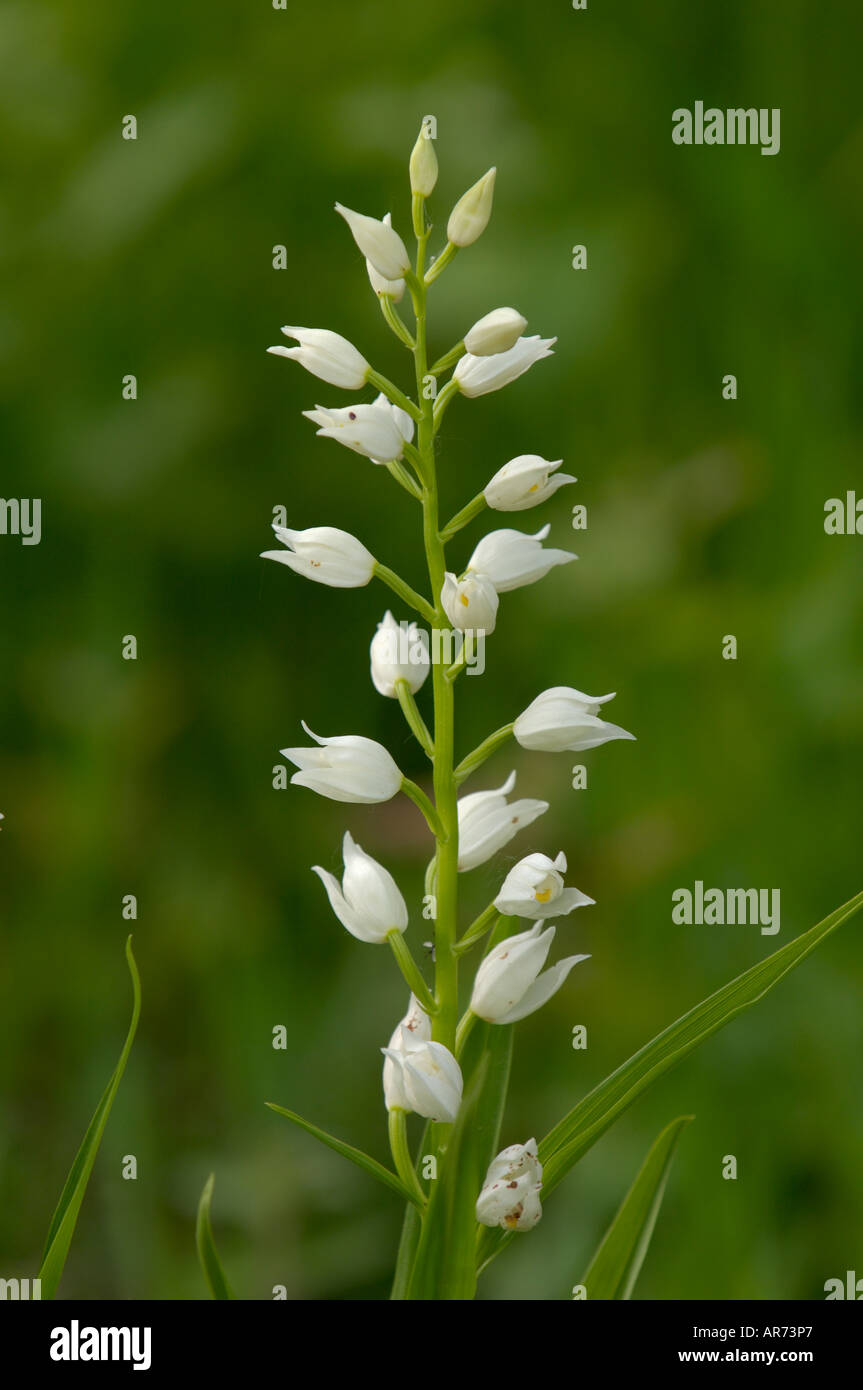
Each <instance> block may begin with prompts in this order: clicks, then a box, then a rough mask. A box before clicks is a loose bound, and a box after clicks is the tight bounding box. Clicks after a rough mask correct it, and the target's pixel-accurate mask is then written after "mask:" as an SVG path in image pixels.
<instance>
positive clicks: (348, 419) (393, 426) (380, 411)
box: [303, 397, 406, 463]
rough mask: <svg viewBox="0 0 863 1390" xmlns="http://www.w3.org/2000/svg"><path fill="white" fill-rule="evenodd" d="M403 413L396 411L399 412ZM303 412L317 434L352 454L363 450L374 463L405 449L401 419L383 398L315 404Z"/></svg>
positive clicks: (402, 412)
mask: <svg viewBox="0 0 863 1390" xmlns="http://www.w3.org/2000/svg"><path fill="white" fill-rule="evenodd" d="M378 400H380V397H378ZM405 413H406V412H405V411H403V410H402V411H399V414H400V415H405ZM303 414H304V415H305V417H306V419H307V420H311V421H312V423H313V424H315V425H320V429H319V430H318V435H319V436H320V438H322V439H335V440H336V442H337V443H338V444H344V446H345V448H346V449H353V451H354V453H355V454H363V455H365V457H366V458H369V459H372V460H373V461H374V462H375V463H389V462H390V461H391V460H392V459H398V458H401V456H402V454H403V453H404V448H405V436H404V432H403V429H402V425H401V422H400V421H399V420H397V419H396V417H395V415H394V414H393V411H392V410H391V409H390V406H389V403H388V402H386V401H385V402H384V404H383V405H379V404H375V405H365V404H360V405H346V406H325V405H317V406H315V408H314V410H304V411H303Z"/></svg>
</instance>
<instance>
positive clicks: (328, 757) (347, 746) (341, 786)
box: [280, 723, 403, 805]
mask: <svg viewBox="0 0 863 1390" xmlns="http://www.w3.org/2000/svg"><path fill="white" fill-rule="evenodd" d="M303 728H304V729H305V731H306V733H307V734H308V735H309V737H310V738H313V739H314V740H315V742H316V743H318V744H320V745H321V746H320V747H319V748H282V749H281V750H280V751H281V752H282V754H283V756H284V757H286V758H288V759H289V760H290V761H291V762H292V763H294V764H295V765H296V766H297V767H298V768H299V769H300V770H299V772H295V773H294V775H293V777H292V778H291V783H292V784H296V785H297V786H298V787H308V788H309V789H310V790H311V791H313V792H317V793H318V795H319V796H326V797H329V799H330V800H331V801H349V802H353V803H361V804H364V805H372V804H374V803H375V802H378V801H389V800H390V798H391V797H393V796H395V794H396V792H397V791H399V790H400V788H401V784H402V780H403V779H402V774H401V772H400V771H399V769H398V767H397V766H396V764H395V763H394V762H393V759H392V758H391V757H390V755H389V753H388V752H387V750H386V749H385V748H384V747H383V745H382V744H380V743H375V741H374V739H371V738H362V737H361V736H360V735H359V734H338V735H336V736H335V737H333V738H322V737H321V736H320V735H318V734H315V733H313V732H312V730H311V729H310V728H309V727H308V725H307V724H305V723H304V724H303Z"/></svg>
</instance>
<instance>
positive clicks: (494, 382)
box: [452, 337, 557, 396]
mask: <svg viewBox="0 0 863 1390" xmlns="http://www.w3.org/2000/svg"><path fill="white" fill-rule="evenodd" d="M556 342H557V339H556V338H539V337H534V338H519V340H518V342H517V343H516V345H515V347H511V348H510V349H509V351H508V352H496V353H494V354H493V355H492V356H491V357H476V356H474V354H473V353H472V352H466V353H465V355H464V357H462V358H460V359H459V361H458V363H457V364H456V369H455V371H454V372H453V374H452V375H453V381H456V382H458V386H459V390H460V391H461V393H462V395H464V396H484V395H486V394H487V393H488V392H489V391H499V390H500V388H501V387H502V386H508V385H509V383H510V382H511V381H515V379H516V377H519V376H521V374H522V372H526V371H527V369H528V367H532V366H533V364H534V362H539V361H540V360H541V359H542V358H543V357H551V355H552V352H551V349H552V345H553V344H554V343H556Z"/></svg>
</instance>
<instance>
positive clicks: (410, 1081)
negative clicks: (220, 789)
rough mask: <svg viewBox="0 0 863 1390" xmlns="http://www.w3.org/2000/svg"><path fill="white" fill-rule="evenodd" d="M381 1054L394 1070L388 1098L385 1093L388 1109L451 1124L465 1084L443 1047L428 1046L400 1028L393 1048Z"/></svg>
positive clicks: (455, 1062) (458, 1069)
mask: <svg viewBox="0 0 863 1390" xmlns="http://www.w3.org/2000/svg"><path fill="white" fill-rule="evenodd" d="M381 1051H382V1052H383V1054H384V1056H385V1057H386V1058H387V1060H388V1061H390V1062H392V1064H393V1069H394V1070H393V1073H391V1080H390V1085H389V1095H387V1088H386V1087H385V1090H384V1098H385V1099H386V1102H387V1109H388V1110H394V1109H395V1108H396V1107H398V1108H400V1109H402V1110H415V1111H416V1113H417V1114H418V1115H422V1116H423V1117H424V1118H425V1119H427V1120H438V1121H440V1122H441V1123H443V1124H452V1123H453V1121H454V1120H455V1117H456V1115H457V1114H458V1108H459V1106H460V1105H461V1097H462V1089H463V1084H464V1083H463V1081H462V1074H461V1067H460V1066H459V1064H458V1062H457V1061H456V1059H455V1057H453V1055H452V1053H451V1052H450V1051H449V1050H448V1049H447V1048H445V1047H444V1045H443V1043H437V1042H427V1041H426V1040H425V1039H421V1038H417V1036H416V1033H411V1032H410V1031H409V1030H408V1029H407V1028H405V1027H402V1028H401V1029H400V1038H399V1041H398V1043H397V1044H396V1046H395V1047H393V1046H390V1047H384V1048H381ZM385 1065H386V1064H385Z"/></svg>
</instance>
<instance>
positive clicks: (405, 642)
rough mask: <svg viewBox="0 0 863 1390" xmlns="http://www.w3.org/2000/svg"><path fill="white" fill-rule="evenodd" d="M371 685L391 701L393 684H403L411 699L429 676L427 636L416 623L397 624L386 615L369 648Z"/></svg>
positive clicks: (394, 688)
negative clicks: (405, 684)
mask: <svg viewBox="0 0 863 1390" xmlns="http://www.w3.org/2000/svg"><path fill="white" fill-rule="evenodd" d="M369 655H370V657H371V672H372V684H373V685H374V687H375V690H378V691H380V693H381V695H386V696H388V698H389V699H395V698H396V695H397V692H396V681H400V680H401V681H406V682H407V687H408V689H409V690H410V692H411V694H412V695H415V694H416V693H417V691H418V690H419V688H420V686H421V685H422V684H423V682H424V681H425V678H426V676H427V675H428V673H429V649H428V635H427V634H426V633H425V632H423V631H422V630H421V629H420V628H418V627H417V625H416V623H397V622H396V620H395V618H394V617H393V615H392V613H390V612H389V611H388V612H386V613H385V614H384V616H383V621H382V622H380V623H378V630H377V632H376V633H375V635H374V637H373V638H372V640H371V645H370V647H369Z"/></svg>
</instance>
